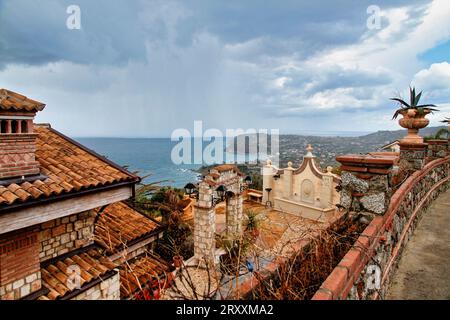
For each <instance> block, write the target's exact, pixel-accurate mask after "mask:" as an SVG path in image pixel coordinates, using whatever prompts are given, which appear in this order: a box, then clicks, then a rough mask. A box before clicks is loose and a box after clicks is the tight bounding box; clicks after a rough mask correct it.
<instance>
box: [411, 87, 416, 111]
mask: <svg viewBox="0 0 450 320" xmlns="http://www.w3.org/2000/svg"><path fill="white" fill-rule="evenodd" d="M415 97H416V88H411V87H409V101H410V104H411V107H414V99H415Z"/></svg>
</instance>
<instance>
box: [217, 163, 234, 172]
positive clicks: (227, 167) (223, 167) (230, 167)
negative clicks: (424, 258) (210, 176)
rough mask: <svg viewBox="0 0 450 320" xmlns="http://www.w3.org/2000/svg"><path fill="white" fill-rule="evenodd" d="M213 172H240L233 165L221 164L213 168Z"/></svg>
mask: <svg viewBox="0 0 450 320" xmlns="http://www.w3.org/2000/svg"><path fill="white" fill-rule="evenodd" d="M213 170H217V171H219V172H225V171H231V170H233V171H234V172H236V173H238V172H240V170H239V169H238V167H237V166H236V165H234V164H222V165H220V166H217V167H214V168H213Z"/></svg>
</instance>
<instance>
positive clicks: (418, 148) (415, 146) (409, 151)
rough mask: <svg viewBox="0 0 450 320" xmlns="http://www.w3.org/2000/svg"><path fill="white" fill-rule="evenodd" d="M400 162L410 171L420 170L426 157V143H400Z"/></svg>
mask: <svg viewBox="0 0 450 320" xmlns="http://www.w3.org/2000/svg"><path fill="white" fill-rule="evenodd" d="M399 144H400V161H401V163H403V164H406V165H407V166H409V168H410V169H412V170H421V169H422V168H423V166H424V165H425V158H426V155H427V146H428V145H427V144H426V143H407V142H403V141H400V143H399Z"/></svg>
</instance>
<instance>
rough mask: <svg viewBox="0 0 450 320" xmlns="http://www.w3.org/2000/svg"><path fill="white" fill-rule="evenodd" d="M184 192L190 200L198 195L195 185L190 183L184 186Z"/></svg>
mask: <svg viewBox="0 0 450 320" xmlns="http://www.w3.org/2000/svg"><path fill="white" fill-rule="evenodd" d="M184 192H186V194H187V195H188V196H189V198H192V195H193V194H197V195H198V190H197V187H196V186H195V185H194V184H193V183H190V182H189V183H188V184H187V185H185V186H184Z"/></svg>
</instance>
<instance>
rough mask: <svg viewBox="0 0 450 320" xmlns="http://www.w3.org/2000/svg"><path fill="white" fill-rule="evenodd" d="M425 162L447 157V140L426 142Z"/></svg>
mask: <svg viewBox="0 0 450 320" xmlns="http://www.w3.org/2000/svg"><path fill="white" fill-rule="evenodd" d="M427 143H428V151H427V160H428V161H433V160H436V159H439V158H445V157H446V156H447V155H448V151H449V148H448V141H447V140H428V141H427Z"/></svg>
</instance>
